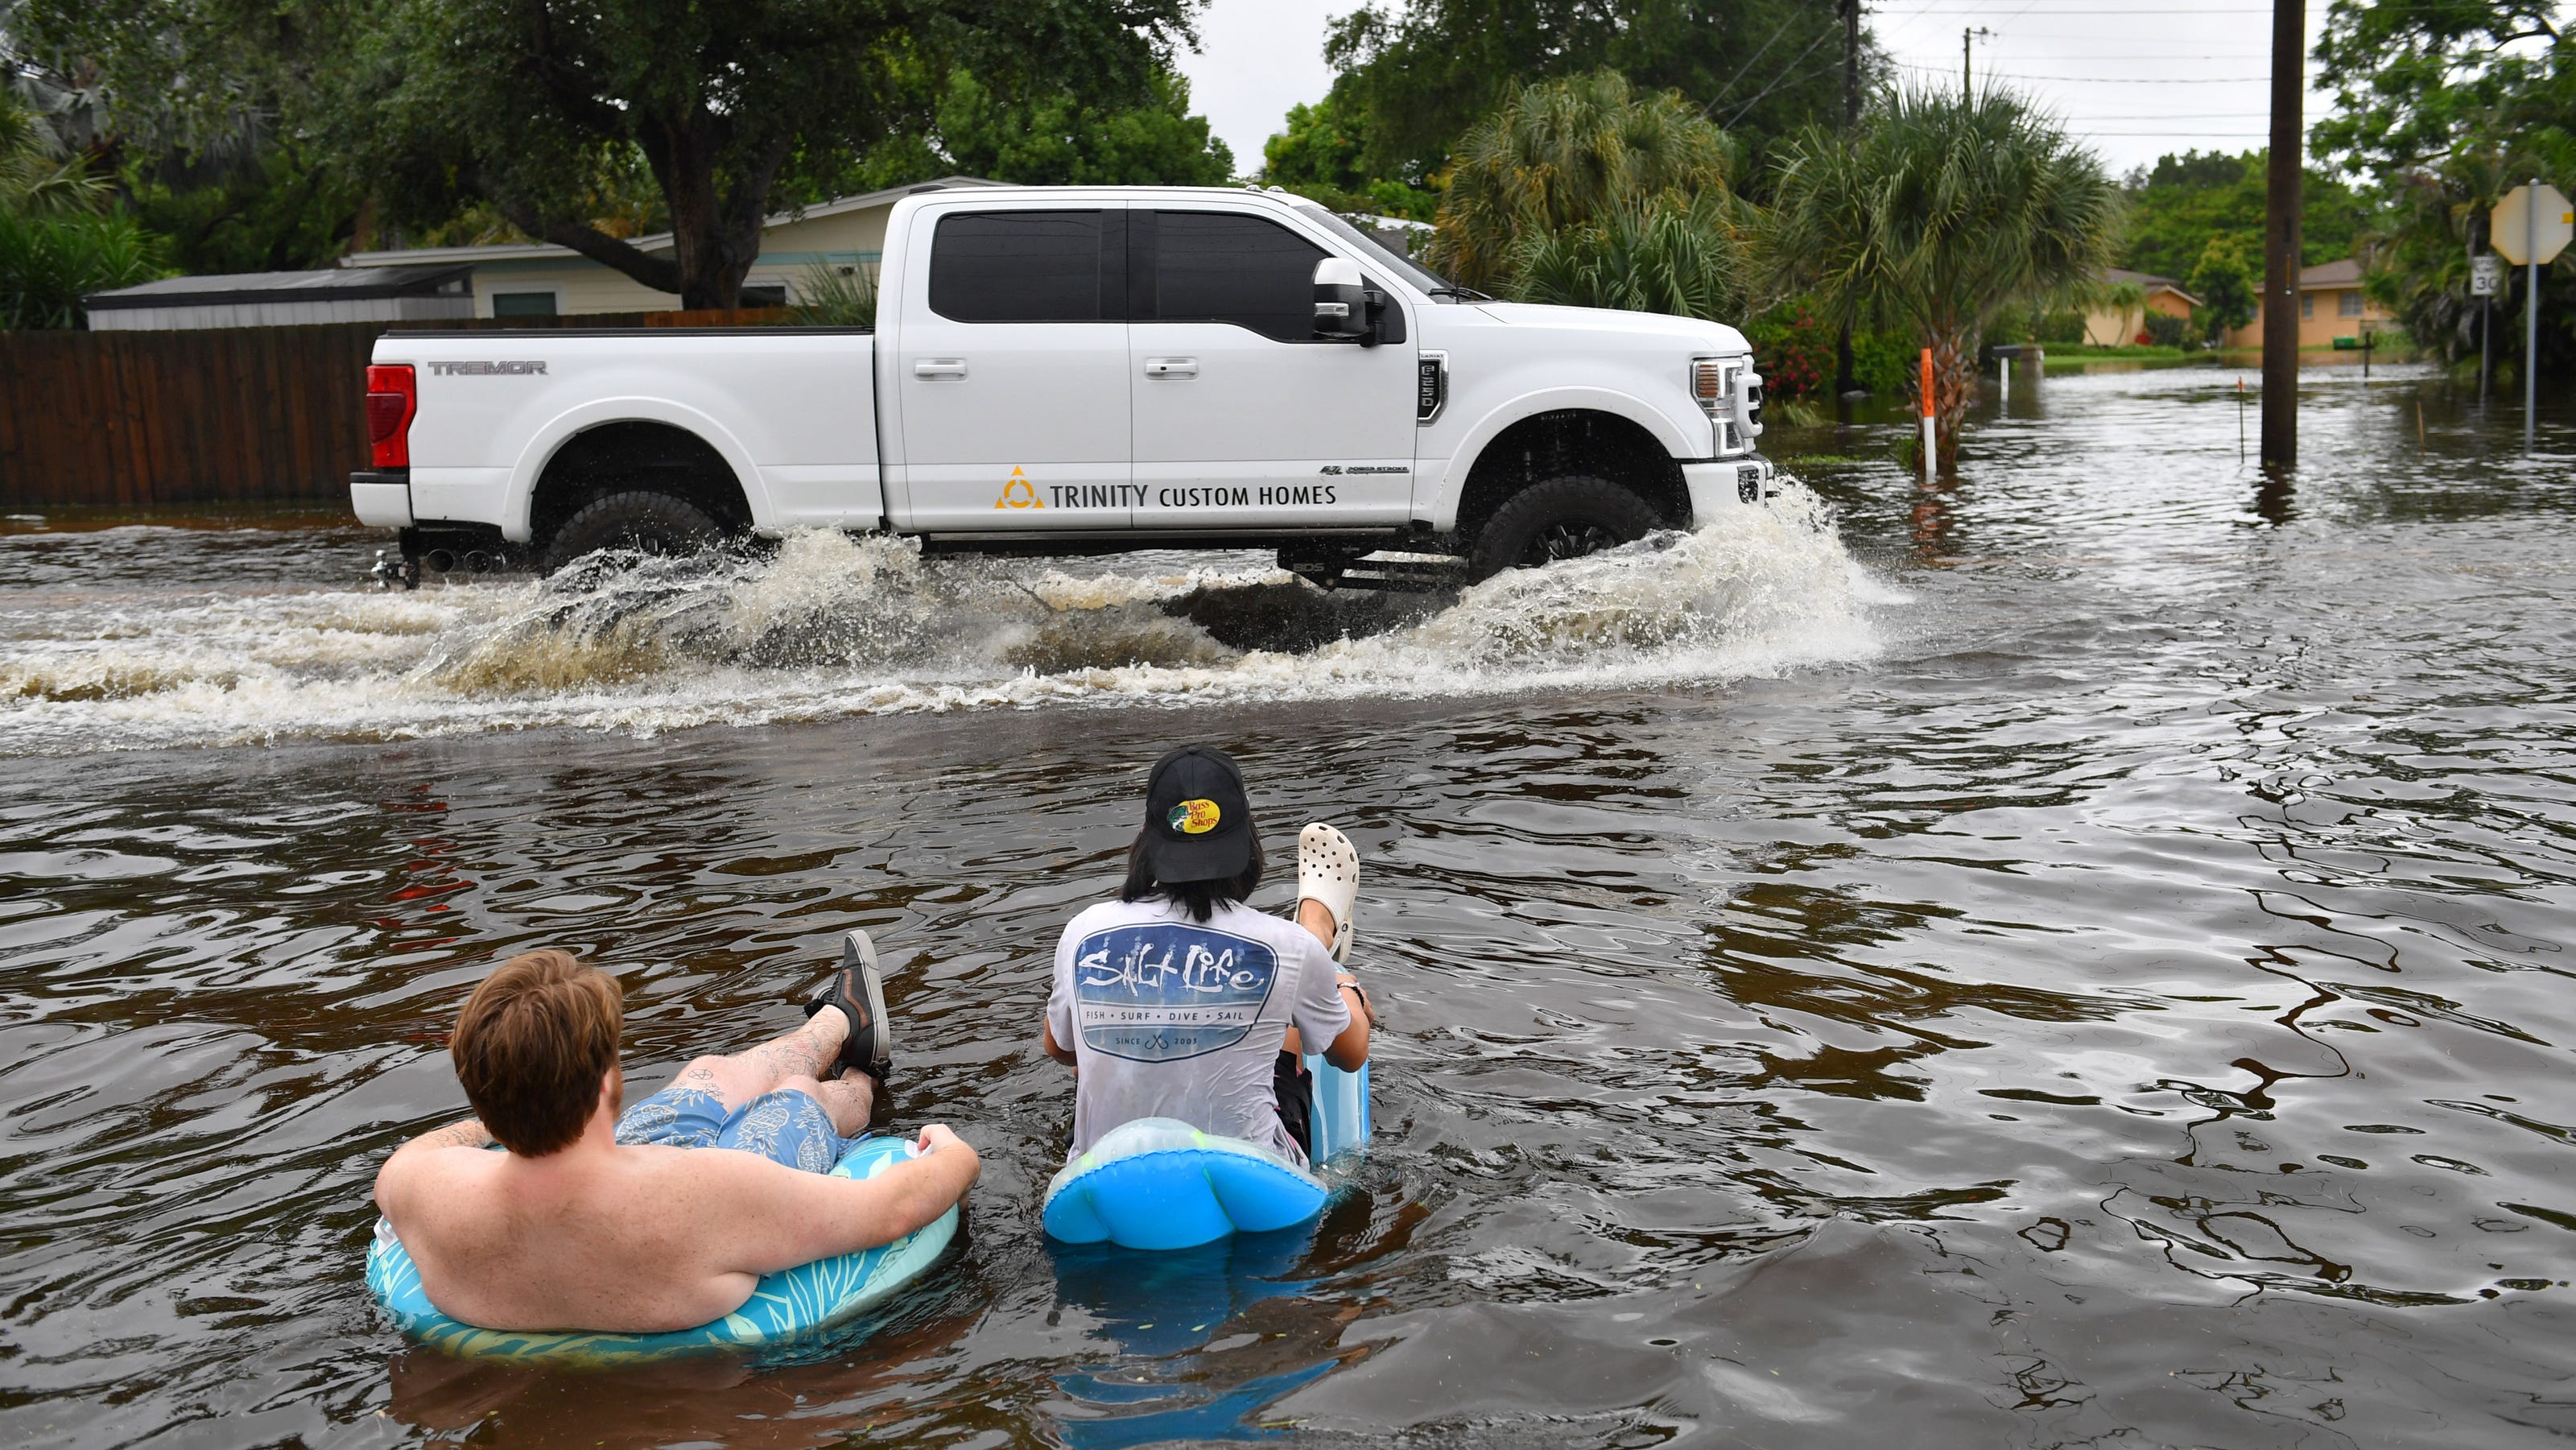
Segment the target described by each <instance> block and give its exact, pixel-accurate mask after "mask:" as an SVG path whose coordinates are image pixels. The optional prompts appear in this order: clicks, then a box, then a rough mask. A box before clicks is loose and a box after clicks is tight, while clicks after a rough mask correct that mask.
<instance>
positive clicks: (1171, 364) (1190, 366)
mask: <svg viewBox="0 0 2576 1450" xmlns="http://www.w3.org/2000/svg"><path fill="white" fill-rule="evenodd" d="M1198 375H1199V360H1198V359H1197V358H1194V357H1149V358H1147V359H1145V376H1147V377H1149V378H1194V377H1197V376H1198Z"/></svg>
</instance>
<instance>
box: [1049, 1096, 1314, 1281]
mask: <svg viewBox="0 0 2576 1450" xmlns="http://www.w3.org/2000/svg"><path fill="white" fill-rule="evenodd" d="M1323 1207H1324V1185H1323V1184H1322V1182H1320V1181H1319V1180H1317V1179H1316V1177H1315V1175H1313V1174H1311V1173H1309V1172H1307V1171H1306V1170H1304V1169H1302V1168H1299V1167H1298V1166H1297V1165H1295V1164H1294V1163H1291V1162H1289V1161H1288V1160H1287V1159H1286V1158H1284V1157H1281V1156H1280V1155H1279V1154H1277V1153H1274V1152H1272V1151H1271V1150H1269V1149H1267V1148H1263V1147H1259V1146H1256V1145H1254V1144H1251V1143H1247V1142H1244V1141H1243V1140H1242V1139H1240V1138H1220V1137H1216V1136H1215V1135H1213V1134H1209V1133H1202V1132H1200V1131H1199V1130H1198V1129H1196V1128H1193V1127H1191V1126H1190V1125H1189V1124H1187V1123H1184V1122H1180V1121H1178V1120H1177V1119H1173V1118H1139V1119H1137V1120H1136V1121H1134V1122H1132V1123H1121V1124H1120V1125H1118V1126H1117V1127H1115V1128H1112V1129H1111V1130H1109V1132H1108V1133H1106V1134H1105V1135H1103V1136H1102V1137H1101V1139H1100V1141H1099V1142H1097V1143H1094V1144H1092V1145H1091V1151H1089V1152H1087V1153H1085V1154H1083V1155H1082V1156H1081V1157H1079V1158H1076V1159H1074V1160H1073V1161H1072V1162H1070V1163H1067V1164H1066V1165H1064V1168H1063V1170H1062V1171H1060V1172H1058V1173H1057V1174H1056V1175H1055V1179H1054V1181H1052V1182H1050V1183H1049V1184H1047V1191H1046V1198H1045V1200H1044V1202H1043V1206H1042V1207H1041V1209H1040V1218H1041V1220H1042V1221H1043V1222H1044V1224H1045V1225H1046V1231H1047V1236H1048V1237H1049V1238H1052V1239H1056V1240H1058V1241H1060V1242H1063V1243H1068V1244H1096V1243H1102V1242H1108V1243H1114V1244H1117V1245H1118V1246H1119V1247H1121V1248H1129V1249H1187V1248H1195V1247H1197V1246H1198V1245H1200V1244H1206V1243H1214V1242H1215V1241H1217V1240H1218V1239H1221V1238H1224V1237H1225V1236H1226V1235H1228V1234H1232V1233H1268V1232H1270V1231H1271V1230H1273V1229H1283V1228H1286V1227H1288V1226H1289V1225H1291V1224H1299V1223H1304V1222H1305V1221H1306V1220H1308V1219H1310V1218H1313V1217H1314V1216H1315V1215H1316V1214H1317V1213H1320V1212H1322V1210H1323Z"/></svg>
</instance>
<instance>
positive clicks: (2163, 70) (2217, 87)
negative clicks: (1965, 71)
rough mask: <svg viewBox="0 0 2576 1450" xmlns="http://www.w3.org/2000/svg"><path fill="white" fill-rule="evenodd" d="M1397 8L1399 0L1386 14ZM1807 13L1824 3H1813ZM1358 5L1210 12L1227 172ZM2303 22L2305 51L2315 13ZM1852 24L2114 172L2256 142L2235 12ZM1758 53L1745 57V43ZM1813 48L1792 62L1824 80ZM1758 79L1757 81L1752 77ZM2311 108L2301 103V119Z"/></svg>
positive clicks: (1213, 88) (2090, 12)
mask: <svg viewBox="0 0 2576 1450" xmlns="http://www.w3.org/2000/svg"><path fill="white" fill-rule="evenodd" d="M1390 3H1400V0H1390ZM1814 3H1815V4H1816V5H1817V7H1818V8H1819V9H1823V8H1826V6H1827V3H1828V0H1814ZM1355 8H1357V0H1214V3H1213V4H1212V5H1210V6H1209V8H1208V11H1207V14H1206V15H1205V17H1204V18H1203V19H1202V21H1201V24H1200V36H1201V39H1202V42H1203V44H1202V46H1201V48H1200V51H1199V53H1198V54H1197V55H1190V56H1184V57H1183V58H1182V66H1181V69H1182V70H1183V71H1184V72H1185V73H1187V74H1188V76H1189V78H1190V99H1191V103H1192V105H1193V107H1194V108H1195V109H1196V110H1197V111H1198V112H1199V113H1200V114H1202V115H1205V116H1206V117H1207V118H1208V119H1209V121H1210V122H1211V123H1213V124H1214V126H1215V128H1216V133H1217V135H1219V136H1221V137H1223V138H1224V139H1225V142H1226V144H1227V145H1229V146H1231V147H1233V148H1234V161H1235V166H1236V168H1237V169H1238V170H1240V171H1243V172H1246V173H1249V172H1251V171H1253V170H1255V169H1257V168H1258V167H1259V166H1260V165H1261V143H1262V142H1263V141H1265V140H1267V139H1268V138H1269V136H1270V135H1271V133H1273V132H1275V131H1277V130H1279V129H1280V124H1281V121H1282V119H1283V118H1284V117H1285V116H1286V115H1287V112H1288V108H1289V107H1290V106H1291V105H1294V104H1295V103H1297V102H1299V101H1312V100H1316V99H1318V98H1320V97H1321V96H1322V95H1323V94H1324V91H1325V88H1326V87H1328V86H1329V85H1331V83H1332V73H1331V72H1330V71H1328V70H1327V69H1325V67H1324V56H1323V46H1324V27H1325V22H1326V21H1327V19H1329V18H1330V17H1331V16H1333V15H1337V14H1342V13H1345V12H1347V11H1350V10H1352V9H1355ZM2307 9H2308V26H2309V37H2308V41H2309V44H2310V46H2313V45H2314V44H2315V42H2316V31H2317V29H2318V27H2320V26H2321V25H2322V24H2323V23H2324V12H2325V5H2324V3H2323V0H2311V3H2310V4H2309V5H2308V7H2307ZM1863 14H1864V15H1865V16H1866V17H1867V20H1866V22H1865V23H1866V24H1868V25H1869V27H1870V28H1871V29H1872V30H1873V31H1875V32H1876V33H1877V36H1878V42H1879V44H1880V45H1882V46H1884V47H1886V49H1887V50H1888V52H1889V53H1890V54H1891V55H1893V56H1894V57H1895V58H1896V61H1897V63H1898V64H1899V65H1901V66H1904V67H1905V69H1904V70H1903V71H1902V72H1900V74H1901V75H1902V76H1903V77H1904V78H1905V79H1906V80H1908V81H1913V82H1919V83H1927V84H1928V83H1935V82H1937V83H1940V84H1944V85H1956V84H1957V83H1958V80H1959V32H1960V30H1961V28H1962V27H1967V26H1979V27H1983V28H1985V29H1987V30H1990V31H1992V32H1993V34H1991V35H1988V36H1983V37H1979V38H1978V39H1977V41H1976V71H1977V74H1978V76H1979V77H1980V78H1983V77H1986V76H1993V77H1995V78H1997V79H1999V80H2000V79H2007V78H2008V79H2010V80H2011V81H2012V82H2013V83H2014V84H2016V85H2018V86H2020V87H2022V88H2023V89H2024V90H2025V91H2027V92H2029V93H2030V94H2032V95H2034V96H2036V97H2037V98H2038V99H2039V100H2040V101H2041V102H2042V103H2043V104H2045V105H2047V106H2049V107H2050V108H2052V109H2054V110H2055V111H2056V112H2057V113H2058V115H2059V116H2060V117H2062V118H2063V119H2064V120H2065V122H2066V124H2067V127H2068V129H2069V130H2071V131H2073V132H2074V133H2075V134H2077V135H2079V136H2081V137H2083V138H2084V139H2085V140H2086V141H2087V142H2088V143H2090V144H2091V145H2092V147H2093V148H2094V150H2095V151H2097V152H2098V153H2100V155H2101V157H2102V159H2103V160H2104V161H2105V162H2107V163H2108V164H2109V166H2110V168H2111V170H2112V171H2113V172H2114V173H2115V174H2125V173H2126V172H2127V171H2128V170H2129V169H2130V168H2131V167H2133V166H2139V165H2144V164H2150V163H2152V162H2154V160H2155V159H2156V158H2157V157H2158V156H2161V155H2163V154H2164V153H2165V152H2167V151H2183V150H2189V149H2192V148H2195V147H2196V148H2198V149H2200V150H2203V151H2207V150H2212V149H2217V150H2225V151H2242V150H2244V149H2246V148H2247V147H2252V146H2260V145H2262V144H2263V142H2264V137H2265V134H2266V132H2267V125H2268V123H2267V122H2266V120H2265V114H2266V104H2267V103H2266V99H2265V89H2264V87H2265V84H2266V82H2265V79H2264V77H2265V74H2266V71H2267V69H2268V67H2269V65H2270V48H2271V33H2272V19H2271V16H2272V8H2271V6H2270V5H2268V4H2262V3H2247V0H1878V3H1871V4H1868V5H1867V7H1866V9H1865V10H1864V11H1863ZM1759 43H1760V42H1759V41H1758V40H1757V41H1755V42H1754V44H1756V45H1758V44H1759ZM1831 49H1832V43H1831V42H1830V41H1828V42H1826V44H1825V46H1824V47H1822V48H1819V49H1818V50H1817V51H1815V52H1814V53H1813V54H1811V55H1809V56H1807V57H1805V58H1804V59H1803V60H1800V61H1798V62H1796V64H1797V65H1798V66H1799V67H1800V68H1801V69H1803V68H1806V67H1808V66H1830V65H1832V64H1834V58H1833V57H1831V56H1829V55H1828V54H1827V52H1828V51H1829V50H1831ZM1764 68H1765V69H1766V70H1767V69H1769V67H1768V66H1767V65H1766V66H1765V67H1764ZM2324 111H2325V99H2324V98H2323V97H2321V96H2317V95H2315V94H2313V93H2311V94H2310V96H2309V98H2308V117H2309V119H2310V120H2312V121H2313V120H2314V119H2315V118H2316V117H2318V116H2319V115H2322V114H2324Z"/></svg>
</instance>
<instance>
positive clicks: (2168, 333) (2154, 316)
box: [2144, 312, 2191, 347]
mask: <svg viewBox="0 0 2576 1450" xmlns="http://www.w3.org/2000/svg"><path fill="white" fill-rule="evenodd" d="M2144 326H2145V328H2146V332H2147V342H2148V343H2149V344H2150V345H2152V346H2155V347H2180V346H2182V345H2183V339H2184V338H2186V337H2188V336H2190V334H2191V322H2190V320H2189V319H2188V318H2182V317H2167V316H2166V315H2165V314H2163V313H2161V312H2150V313H2148V314H2147V320H2146V322H2145V324H2144Z"/></svg>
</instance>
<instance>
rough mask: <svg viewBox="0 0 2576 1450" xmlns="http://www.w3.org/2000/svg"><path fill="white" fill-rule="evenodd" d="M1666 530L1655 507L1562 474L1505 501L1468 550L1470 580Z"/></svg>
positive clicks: (1629, 493) (1601, 482)
mask: <svg viewBox="0 0 2576 1450" xmlns="http://www.w3.org/2000/svg"><path fill="white" fill-rule="evenodd" d="M1662 526H1663V520H1662V519H1661V518H1660V517H1658V516H1657V515H1656V513H1655V507H1654V505H1652V504H1650V503H1648V502H1646V501H1645V500H1644V499H1642V498H1640V497H1638V496H1637V494H1636V493H1635V492H1634V491H1633V490H1631V489H1628V488H1626V487H1623V486H1621V485H1619V484H1616V483H1612V482H1611V481H1610V480H1608V479H1606V478H1597V477H1594V476H1593V475H1591V474H1588V473H1567V474H1559V475H1558V476H1556V477H1554V478H1546V479H1541V480H1539V481H1538V482H1537V483H1533V484H1531V485H1530V486H1529V487H1527V488H1525V489H1522V490H1521V491H1520V492H1518V493H1516V494H1513V495H1512V496H1511V497H1510V498H1507V499H1505V500H1503V503H1502V506H1501V507H1500V508H1497V509H1495V510H1494V513H1493V517H1491V518H1488V519H1487V520H1485V523H1484V526H1483V527H1482V528H1479V529H1478V530H1476V538H1475V542H1474V543H1472V544H1470V545H1469V546H1468V548H1467V578H1468V579H1469V581H1471V582H1473V581H1477V580H1483V579H1490V578H1492V577H1493V576H1495V575H1496V574H1500V573H1501V572H1503V571H1504V570H1505V569H1535V568H1537V567H1539V566H1540V565H1542V564H1552V563H1554V562H1556V561H1557V560H1559V559H1579V558H1581V557H1583V556H1584V555H1586V554H1597V553H1600V552H1601V551H1602V550H1604V549H1615V548H1617V547H1619V546H1620V545H1621V544H1633V543H1635V542H1636V541H1637V540H1639V539H1642V538H1644V537H1645V536H1646V535H1647V534H1649V533H1652V532H1653V531H1654V530H1656V529H1658V528H1661V527H1662Z"/></svg>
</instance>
